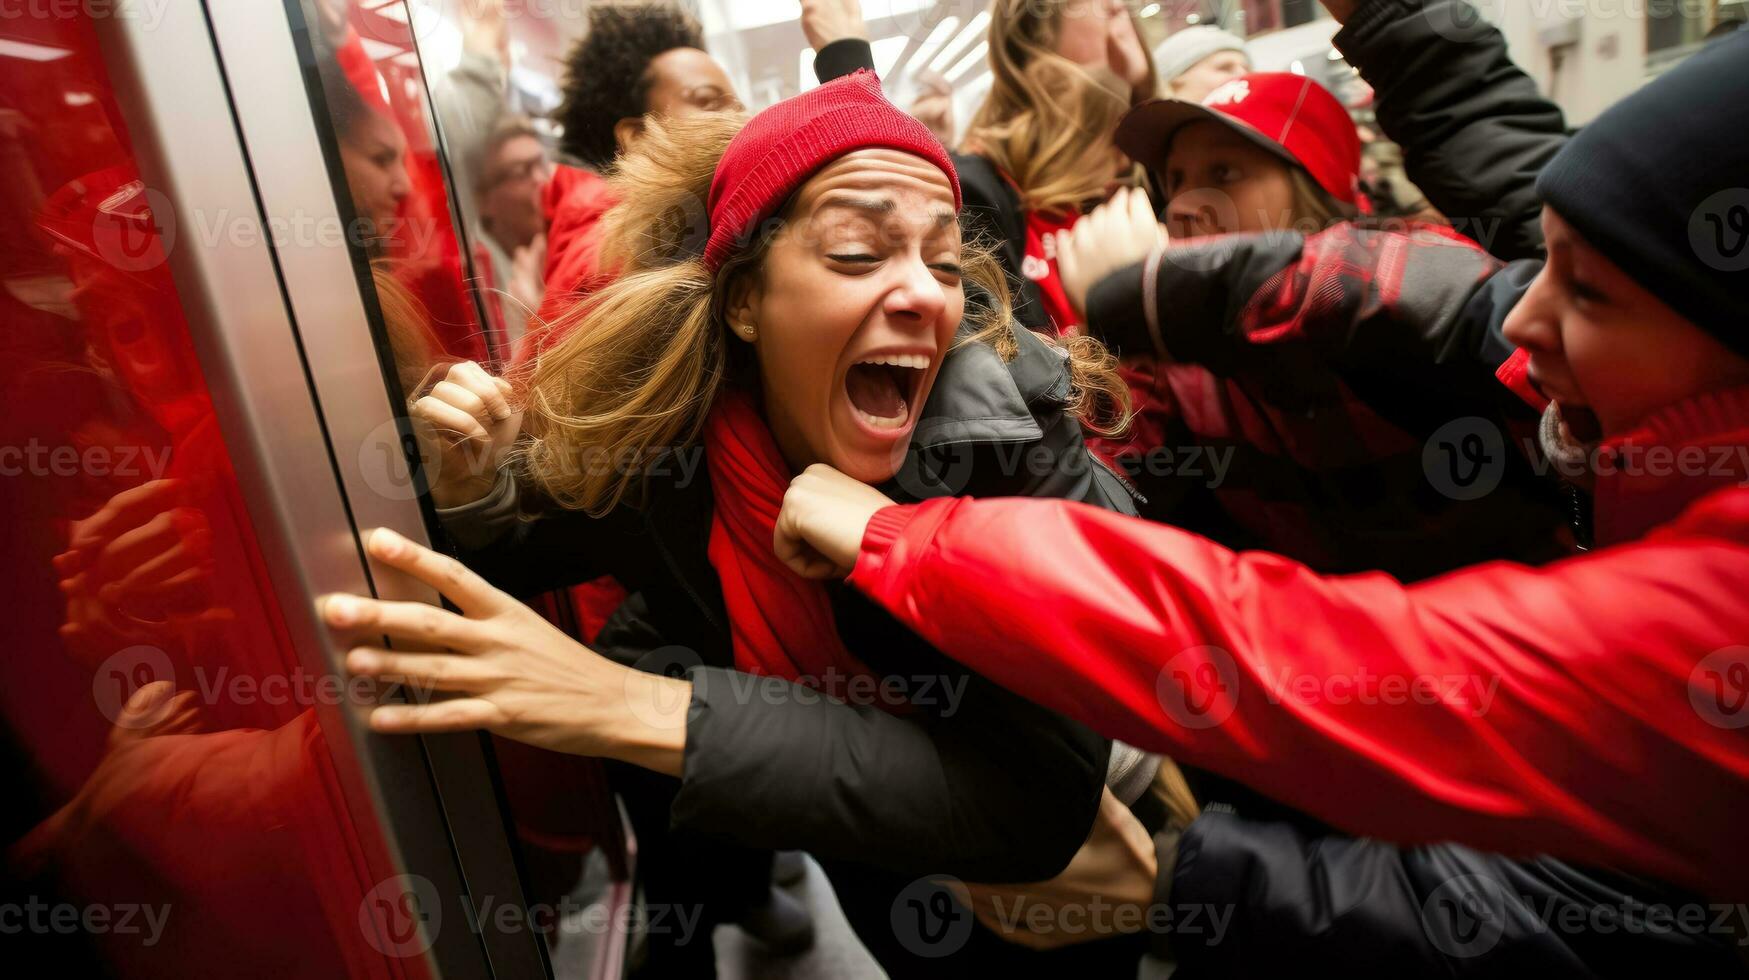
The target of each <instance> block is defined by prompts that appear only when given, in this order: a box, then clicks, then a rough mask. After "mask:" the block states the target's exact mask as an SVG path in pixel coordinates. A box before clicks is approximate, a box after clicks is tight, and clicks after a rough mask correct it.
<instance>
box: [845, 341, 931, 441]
mask: <svg viewBox="0 0 1749 980" xmlns="http://www.w3.org/2000/svg"><path fill="white" fill-rule="evenodd" d="M930 363H931V358H930V357H929V355H927V354H875V355H871V356H869V357H867V358H865V359H864V360H862V361H859V362H857V363H856V364H852V365H851V366H850V370H849V371H847V372H845V374H844V394H845V396H846V397H847V398H849V399H850V411H851V414H852V415H855V416H856V419H857V421H859V422H861V423H862V424H863V425H864V426H865V427H867V428H868V429H871V430H873V433H872V434H874V435H876V436H882V437H890V436H893V435H897V434H898V433H900V432H902V431H904V430H905V429H906V428H907V427H908V426H909V425H910V423H911V420H912V417H913V416H914V414H915V412H914V411H913V409H914V407H915V406H916V405H917V401H918V395H919V394H920V393H921V392H922V390H923V380H924V378H925V377H927V376H928V374H929V365H930Z"/></svg>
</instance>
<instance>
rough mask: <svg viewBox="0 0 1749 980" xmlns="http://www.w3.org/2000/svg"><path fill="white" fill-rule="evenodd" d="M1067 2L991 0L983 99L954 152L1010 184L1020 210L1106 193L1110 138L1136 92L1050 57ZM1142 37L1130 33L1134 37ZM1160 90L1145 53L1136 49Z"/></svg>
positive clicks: (1107, 74)
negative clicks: (977, 159)
mask: <svg viewBox="0 0 1749 980" xmlns="http://www.w3.org/2000/svg"><path fill="white" fill-rule="evenodd" d="M1070 2H1071V0H992V2H991V4H990V72H991V75H992V76H993V81H992V84H991V86H990V94H989V95H988V96H986V97H985V99H984V102H983V104H982V105H981V106H979V107H978V111H977V113H976V115H974V116H973V117H972V122H971V125H970V126H969V127H968V128H967V130H966V136H965V140H964V141H963V145H962V149H963V150H964V151H965V152H967V153H974V154H977V155H979V156H983V157H986V158H987V159H989V160H990V162H991V163H993V164H995V165H996V167H997V168H998V169H999V170H1001V171H1003V172H1004V173H1006V174H1007V175H1008V176H1009V177H1011V178H1012V179H1013V180H1014V182H1015V184H1016V185H1017V186H1018V187H1019V190H1020V200H1021V205H1022V206H1023V207H1025V208H1026V209H1027V210H1028V211H1041V212H1072V211H1077V210H1079V209H1080V208H1081V207H1082V206H1083V205H1084V204H1086V203H1087V202H1089V201H1093V200H1097V199H1099V198H1102V197H1104V196H1105V188H1106V184H1107V183H1108V182H1109V180H1110V175H1111V172H1112V163H1113V161H1114V159H1115V153H1116V150H1115V148H1114V146H1113V144H1112V134H1113V133H1114V132H1115V131H1116V130H1117V124H1118V122H1119V120H1121V119H1122V118H1123V115H1124V113H1126V112H1128V111H1129V109H1130V105H1131V103H1132V102H1133V101H1134V100H1135V98H1136V96H1137V93H1135V92H1132V91H1131V90H1130V87H1129V85H1128V83H1126V82H1124V81H1122V80H1121V79H1119V78H1118V77H1117V76H1116V75H1115V74H1113V73H1112V72H1111V71H1109V70H1107V69H1099V70H1092V71H1090V70H1088V69H1087V68H1084V67H1082V66H1080V65H1077V64H1075V63H1074V62H1072V61H1070V60H1069V59H1067V58H1064V57H1063V56H1062V55H1059V54H1057V53H1056V51H1055V46H1056V39H1057V32H1058V30H1059V29H1060V28H1061V26H1062V19H1063V14H1064V12H1065V10H1066V9H1067V8H1068V6H1069V3H1070ZM1140 37H1141V34H1140V32H1139V31H1138V32H1137V38H1138V40H1139V38H1140ZM1142 56H1143V57H1144V58H1146V59H1147V63H1148V77H1147V80H1146V81H1145V82H1144V83H1143V86H1142V93H1141V94H1142V95H1143V96H1144V97H1146V96H1152V95H1153V94H1154V93H1155V91H1156V90H1157V89H1158V87H1159V80H1158V76H1157V75H1156V73H1155V69H1154V59H1153V55H1151V54H1149V53H1148V50H1147V45H1145V44H1143V45H1142Z"/></svg>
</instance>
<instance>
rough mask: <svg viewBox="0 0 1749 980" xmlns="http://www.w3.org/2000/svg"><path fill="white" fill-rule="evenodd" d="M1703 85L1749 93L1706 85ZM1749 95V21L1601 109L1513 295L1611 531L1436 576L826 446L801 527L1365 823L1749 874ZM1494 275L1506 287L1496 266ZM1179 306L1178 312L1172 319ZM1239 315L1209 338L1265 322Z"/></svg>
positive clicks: (876, 581) (1556, 167)
mask: <svg viewBox="0 0 1749 980" xmlns="http://www.w3.org/2000/svg"><path fill="white" fill-rule="evenodd" d="M1700 99H1705V100H1707V102H1708V104H1713V105H1721V106H1728V107H1729V108H1728V110H1726V111H1727V112H1729V113H1731V114H1734V116H1735V117H1736V118H1738V120H1739V121H1738V123H1735V124H1732V123H1730V122H1729V120H1719V119H1716V118H1707V119H1704V120H1696V119H1694V117H1693V114H1692V113H1685V112H1683V111H1681V107H1682V106H1684V105H1688V104H1692V103H1694V102H1695V101H1696V100H1700ZM1746 125H1749V35H1742V36H1739V37H1736V38H1731V39H1728V40H1727V41H1724V42H1720V43H1718V44H1716V45H1715V46H1714V47H1713V48H1712V49H1710V50H1708V51H1706V52H1704V53H1702V54H1700V55H1697V56H1695V57H1694V58H1693V59H1691V60H1690V61H1689V62H1688V63H1686V64H1685V65H1683V66H1682V67H1681V68H1679V69H1678V70H1676V71H1674V72H1672V73H1670V74H1669V75H1666V76H1664V77H1663V78H1661V79H1660V80H1658V81H1657V82H1655V83H1653V84H1652V85H1650V86H1648V87H1647V88H1646V89H1644V90H1642V91H1641V92H1639V93H1637V94H1636V95H1634V96H1632V97H1630V98H1629V99H1627V100H1625V101H1624V102H1623V103H1621V104H1620V105H1618V106H1617V107H1615V108H1614V109H1612V110H1610V111H1609V112H1608V113H1606V114H1605V115H1604V116H1602V117H1600V118H1599V119H1598V120H1597V121H1596V122H1595V123H1593V124H1592V125H1591V126H1589V127H1587V128H1586V129H1585V130H1584V131H1583V132H1582V133H1581V134H1580V135H1578V136H1577V137H1576V138H1575V139H1574V141H1573V142H1572V144H1571V145H1570V146H1569V147H1568V148H1567V149H1566V150H1564V151H1563V152H1562V153H1561V155H1560V156H1558V157H1557V158H1556V159H1555V161H1554V162H1552V163H1551V164H1550V165H1549V166H1548V167H1547V168H1546V169H1545V170H1544V172H1543V173H1542V175H1541V177H1540V179H1539V192H1540V195H1541V196H1542V198H1543V200H1544V201H1545V202H1547V205H1548V207H1547V209H1546V211H1545V215H1544V230H1545V232H1546V234H1547V237H1548V242H1549V255H1550V258H1549V262H1548V264H1547V265H1546V267H1544V268H1543V269H1542V270H1541V271H1540V273H1539V274H1538V275H1537V276H1536V278H1535V281H1534V282H1533V283H1532V285H1531V286H1530V288H1529V290H1528V291H1527V292H1525V293H1524V295H1523V297H1522V298H1521V299H1519V300H1518V301H1517V302H1516V304H1515V305H1513V306H1512V307H1511V310H1510V313H1509V315H1508V316H1507V318H1506V320H1505V323H1504V328H1503V329H1504V335H1505V339H1506V340H1507V341H1509V342H1511V343H1512V344H1514V345H1516V346H1517V347H1518V348H1519V352H1518V354H1516V355H1515V356H1514V357H1513V358H1512V359H1511V360H1509V361H1508V362H1507V364H1506V365H1505V367H1504V368H1503V369H1502V371H1501V378H1502V380H1505V381H1508V382H1509V383H1513V384H1514V385H1515V387H1516V388H1517V389H1518V390H1520V391H1526V392H1528V393H1531V394H1532V396H1533V397H1540V398H1541V399H1543V400H1546V402H1547V405H1548V408H1547V412H1546V414H1545V416H1544V420H1543V425H1542V427H1541V431H1540V432H1539V434H1538V437H1537V439H1536V445H1535V446H1534V447H1533V448H1534V449H1535V450H1536V451H1537V452H1538V453H1539V454H1540V456H1539V458H1540V460H1541V463H1542V465H1544V466H1545V467H1549V468H1552V469H1554V470H1555V471H1557V472H1558V473H1559V474H1560V475H1562V476H1565V477H1567V478H1568V479H1570V480H1572V481H1573V482H1575V483H1578V484H1581V485H1583V486H1585V487H1586V488H1587V489H1588V490H1589V492H1590V495H1591V499H1592V501H1593V504H1592V508H1591V517H1592V521H1593V524H1594V528H1593V532H1594V537H1595V542H1596V550H1594V551H1591V552H1589V553H1583V554H1578V555H1576V556H1574V557H1571V558H1568V559H1566V560H1563V561H1560V562H1556V563H1553V564H1550V565H1547V566H1543V567H1531V566H1525V565H1518V564H1512V563H1506V562H1495V563H1489V564H1483V565H1479V566H1475V567H1472V568H1467V569H1464V570H1461V571H1458V572H1455V573H1453V574H1450V575H1446V576H1443V577H1440V578H1437V579H1434V580H1431V581H1427V582H1424V583H1419V584H1416V585H1412V586H1405V585H1403V584H1401V583H1399V582H1397V581H1396V580H1394V579H1391V578H1389V577H1388V576H1385V575H1382V574H1377V573H1373V574H1364V575H1355V576H1348V577H1325V576H1320V575H1317V574H1314V573H1312V572H1311V571H1309V570H1308V569H1306V568H1305V567H1304V566H1301V565H1299V564H1297V563H1295V562H1292V561H1290V560H1287V559H1284V558H1282V557H1279V556H1275V555H1270V554H1263V553H1250V554H1238V553H1235V552H1232V551H1230V550H1228V549H1226V548H1223V547H1221V546H1219V545H1216V544H1214V543H1212V542H1210V541H1207V540H1205V539H1202V538H1200V537H1197V536H1195V535H1191V534H1187V533H1185V532H1183V531H1179V530H1177V529H1174V528H1171V527H1165V526H1160V525H1153V524H1147V523H1144V522H1140V521H1136V520H1132V519H1127V518H1121V517H1114V516H1113V515H1109V514H1099V513H1094V512H1090V511H1086V510H1084V509H1080V508H1076V507H1073V506H1065V505H1062V504H1057V503H1053V502H1047V501H976V502H974V501H967V500H937V501H932V502H929V503H926V504H923V505H921V506H917V507H907V508H891V507H888V506H886V501H884V499H882V498H880V497H879V494H878V493H876V492H874V491H872V490H870V489H869V488H868V487H865V486H861V485H857V484H854V483H853V481H847V480H845V479H843V478H842V477H840V476H838V475H837V474H836V473H833V472H831V471H830V470H825V469H820V468H815V469H813V470H810V471H809V472H807V473H805V474H803V476H802V477H799V478H798V479H797V481H796V482H795V484H794V485H793V486H792V489H791V491H790V493H789V495H788V496H787V498H786V501H785V509H784V512H783V516H782V517H781V518H780V523H779V531H778V536H777V547H778V550H779V553H780V555H782V556H783V557H785V559H786V560H787V561H789V562H790V563H791V565H792V567H794V568H796V569H797V570H798V571H802V572H803V573H804V574H809V575H813V576H816V577H823V576H829V575H834V574H845V573H848V574H849V575H850V581H851V583H852V584H853V585H855V586H857V587H859V588H861V589H862V590H863V591H864V592H865V593H866V594H868V595H869V596H870V597H871V598H873V599H874V600H875V601H876V602H877V603H879V604H880V605H882V606H883V607H885V608H886V609H888V610H889V611H891V612H892V613H893V614H894V615H895V616H897V617H898V618H899V619H901V620H902V621H904V622H905V623H906V624H907V625H909V626H911V627H912V628H913V629H915V630H917V631H918V632H919V633H921V634H922V635H924V636H925V637H927V638H928V639H929V640H930V641H931V642H932V643H933V644H935V645H936V646H937V647H939V648H940V649H942V650H943V651H945V652H947V653H949V654H950V655H953V656H955V657H957V658H958V659H960V660H962V661H963V662H964V663H966V664H967V665H968V666H970V667H972V668H973V669H975V670H978V671H979V672H980V673H983V674H985V675H986V676H989V677H991V678H993V679H995V680H997V681H998V682H1000V683H1002V684H1004V685H1007V686H1009V687H1010V688H1011V689H1013V690H1015V691H1017V692H1019V693H1021V694H1023V695H1026V696H1028V697H1030V698H1033V699H1035V700H1037V701H1038V702H1039V703H1041V704H1043V705H1046V706H1048V707H1052V708H1055V709H1057V710H1060V711H1063V712H1064V713H1066V714H1068V715H1070V716H1071V717H1077V718H1080V719H1083V720H1085V721H1087V722H1089V723H1091V724H1094V725H1096V726H1097V727H1099V728H1100V729H1101V730H1102V731H1103V732H1105V733H1106V734H1109V735H1111V736H1113V737H1117V738H1122V739H1124V740H1126V741H1128V742H1131V743H1132V744H1136V745H1138V746H1141V747H1144V748H1148V749H1151V750H1155V751H1160V752H1165V753H1169V754H1171V755H1172V756H1174V757H1175V758H1177V759H1179V760H1181V761H1183V762H1187V763H1190V764H1193V765H1197V766H1202V767H1206V768H1210V769H1213V770H1216V771H1219V772H1222V773H1225V774H1227V775H1230V776H1233V777H1234V778H1238V779H1241V780H1243V781H1244V782H1245V783H1247V784H1249V785H1251V786H1253V787H1255V788H1256V789H1258V790H1259V791H1261V792H1264V793H1267V794H1269V795H1271V796H1273V797H1276V798H1277V799H1280V800H1282V801H1284V802H1286V803H1288V804H1290V805H1293V806H1296V807H1299V808H1302V809H1303V810H1305V811H1306V812H1308V813H1310V814H1312V815H1314V816H1316V817H1319V818H1321V819H1323V820H1326V821H1328V822H1330V823H1332V824H1334V825H1336V826H1338V827H1340V828H1342V829H1344V830H1347V831H1350V832H1354V833H1359V834H1368V835H1373V836H1379V837H1386V838H1390V839H1393V840H1397V841H1404V842H1428V841H1440V840H1455V841H1460V842H1463V843H1468V844H1472V845H1476V846H1479V847H1484V848H1488V849H1491V850H1496V851H1502V852H1506V853H1515V854H1528V853H1537V852H1546V853H1549V854H1553V855H1556V856H1565V857H1571V858H1574V859H1579V860H1585V861H1593V862H1599V863H1606V864H1611V865H1614V866H1618V867H1623V868H1628V869H1632V870H1636V871H1641V872H1645V873H1650V874H1654V875H1657V876H1660V877H1662V878H1665V879H1668V880H1671V881H1674V882H1679V883H1682V884H1685V885H1688V886H1692V887H1695V888H1697V889H1699V890H1701V891H1702V892H1704V893H1706V894H1709V895H1711V896H1714V897H1721V898H1734V897H1737V896H1741V895H1742V894H1743V893H1744V891H1745V890H1749V845H1745V844H1744V843H1743V840H1742V834H1741V814H1742V813H1743V812H1744V810H1745V808H1746V807H1749V738H1746V737H1745V734H1746V733H1749V600H1746V598H1745V593H1744V587H1743V583H1744V582H1745V581H1749V329H1745V324H1746V323H1749V289H1745V288H1744V286H1745V282H1744V280H1743V275H1744V273H1745V270H1749V255H1746V253H1749V191H1745V190H1743V189H1741V188H1735V187H1734V186H1733V185H1734V182H1735V181H1737V180H1739V179H1740V175H1741V174H1742V173H1743V172H1745V169H1746V168H1749V148H1746V147H1745V146H1744V144H1743V143H1742V141H1741V140H1740V139H1739V138H1738V137H1736V136H1733V135H1730V134H1734V133H1740V132H1742V131H1743V129H1744V127H1745V126H1746ZM1405 247H1406V246H1405ZM1160 261H1161V262H1162V263H1168V262H1172V261H1174V258H1173V255H1172V254H1171V253H1168V254H1167V255H1166V256H1165V257H1164V258H1162V259H1161V260H1160ZM1135 272H1136V274H1137V275H1142V276H1145V275H1149V274H1150V273H1149V271H1148V269H1147V268H1146V267H1144V268H1142V269H1140V270H1135ZM1505 274H1506V273H1504V272H1502V273H1499V275H1505ZM1402 287H1403V288H1404V289H1405V290H1406V291H1408V290H1413V288H1414V283H1413V282H1406V283H1403V284H1402ZM1472 295H1473V298H1483V299H1484V300H1485V301H1488V302H1493V301H1496V300H1497V299H1498V296H1491V295H1490V293H1489V289H1488V283H1487V282H1479V283H1477V284H1476V285H1475V287H1474V290H1473V294H1472ZM1268 299H1269V297H1267V296H1262V295H1260V296H1258V297H1255V298H1254V302H1267V300H1268ZM1181 301H1182V300H1181ZM1333 305H1337V306H1340V304H1333ZM1460 305H1461V304H1460ZM1164 309H1165V308H1164V307H1163V308H1162V310H1163V311H1164ZM1324 315H1325V316H1332V315H1337V314H1334V313H1331V312H1329V311H1326V312H1325V314H1324ZM1172 326H1173V324H1172V323H1171V322H1170V320H1166V321H1164V322H1161V323H1159V324H1158V325H1157V327H1156V330H1155V332H1156V334H1157V335H1163V336H1164V338H1165V339H1164V340H1163V341H1162V344H1163V346H1165V347H1168V348H1170V347H1173V346H1174V338H1172V337H1171V332H1172ZM1231 340H1232V338H1207V337H1205V338H1200V340H1199V341H1198V342H1199V343H1200V344H1201V345H1202V346H1203V349H1204V350H1205V351H1208V352H1210V353H1211V356H1213V352H1216V351H1224V352H1225V353H1226V354H1227V355H1230V356H1236V357H1237V356H1243V355H1244V353H1245V350H1246V345H1245V344H1243V343H1240V344H1231V343H1224V342H1225V341H1231ZM1183 347H1184V345H1183V344H1179V345H1178V349H1183ZM1235 348H1236V349H1235ZM1399 351H1400V348H1399ZM1449 354H1451V351H1450V350H1448V349H1442V350H1440V351H1439V352H1438V355H1439V357H1440V358H1443V357H1445V356H1447V355H1449ZM1403 369H1404V370H1405V371H1406V372H1412V371H1414V370H1416V369H1417V365H1415V364H1413V363H1411V362H1409V361H1406V360H1405V361H1404V362H1403ZM1033 556H1048V560H1046V561H1039V560H1036V559H1034V557H1033Z"/></svg>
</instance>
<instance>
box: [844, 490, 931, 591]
mask: <svg viewBox="0 0 1749 980" xmlns="http://www.w3.org/2000/svg"><path fill="white" fill-rule="evenodd" d="M917 511H918V507H916V506H915V505H912V506H893V507H884V508H882V509H881V510H880V511H878V512H876V513H875V516H874V517H872V518H870V519H869V522H868V527H867V528H866V529H865V530H864V531H863V532H862V551H861V552H860V553H858V554H857V556H856V568H855V569H853V570H852V571H851V573H850V583H851V584H852V585H860V584H863V583H868V582H873V581H874V580H875V579H876V578H878V577H879V576H880V573H881V566H882V565H883V564H885V563H886V559H887V554H888V552H890V551H892V549H893V545H894V543H896V542H897V541H898V540H899V535H901V534H903V533H905V528H906V526H908V525H909V524H910V523H911V520H912V519H913V518H914V517H916V516H917Z"/></svg>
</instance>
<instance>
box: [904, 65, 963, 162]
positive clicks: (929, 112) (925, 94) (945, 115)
mask: <svg viewBox="0 0 1749 980" xmlns="http://www.w3.org/2000/svg"><path fill="white" fill-rule="evenodd" d="M916 82H917V90H918V94H917V99H916V101H914V102H912V103H911V115H912V116H913V117H915V118H916V119H917V121H919V122H921V123H922V124H923V125H925V126H928V127H929V131H930V132H932V133H934V134H935V138H936V139H938V140H941V141H942V143H944V144H952V143H953V129H954V126H953V85H952V83H950V82H949V81H948V80H947V78H946V77H945V76H943V75H942V74H941V73H940V72H938V71H931V70H929V69H927V68H925V69H924V70H922V71H920V72H918V73H917V76H916Z"/></svg>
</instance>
